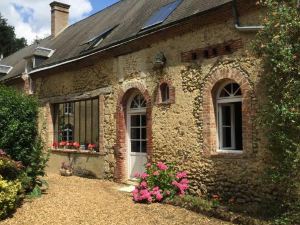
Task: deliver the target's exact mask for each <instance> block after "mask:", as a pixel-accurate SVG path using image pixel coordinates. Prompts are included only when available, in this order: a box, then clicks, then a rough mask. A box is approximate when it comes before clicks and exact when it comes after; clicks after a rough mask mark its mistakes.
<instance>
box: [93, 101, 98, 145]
mask: <svg viewBox="0 0 300 225" xmlns="http://www.w3.org/2000/svg"><path fill="white" fill-rule="evenodd" d="M98 112H99V105H98V99H93V117H92V118H93V122H92V130H93V131H92V136H93V137H92V142H93V144H95V143H98V140H99V114H98Z"/></svg>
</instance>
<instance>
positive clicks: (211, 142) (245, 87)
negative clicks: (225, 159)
mask: <svg viewBox="0 0 300 225" xmlns="http://www.w3.org/2000/svg"><path fill="white" fill-rule="evenodd" d="M227 81H232V82H236V83H237V84H239V85H240V87H241V91H242V132H243V155H250V154H252V153H253V141H254V133H253V129H254V128H253V126H254V124H253V123H254V122H253V120H254V116H255V107H254V104H253V100H252V99H253V97H254V91H253V87H252V86H251V82H250V80H249V78H248V77H247V75H246V74H244V73H243V72H242V71H240V70H239V69H235V68H230V69H228V68H226V69H218V70H216V71H215V72H213V73H212V74H210V75H208V76H207V77H206V78H205V83H204V85H203V88H202V96H203V112H202V121H203V153H204V154H205V155H207V156H210V155H213V154H216V150H217V135H218V132H217V126H216V116H217V115H216V94H217V91H218V90H219V88H220V87H221V85H222V84H224V82H227ZM226 155H231V154H226Z"/></svg>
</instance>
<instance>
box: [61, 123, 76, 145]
mask: <svg viewBox="0 0 300 225" xmlns="http://www.w3.org/2000/svg"><path fill="white" fill-rule="evenodd" d="M62 139H63V140H64V141H73V140H74V138H73V126H72V125H71V124H67V125H65V127H64V130H63V132H62Z"/></svg>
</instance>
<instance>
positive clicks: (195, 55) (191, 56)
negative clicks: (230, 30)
mask: <svg viewBox="0 0 300 225" xmlns="http://www.w3.org/2000/svg"><path fill="white" fill-rule="evenodd" d="M242 47H243V42H242V40H241V39H238V40H230V41H226V42H224V43H221V44H216V45H210V46H207V47H205V48H199V49H194V50H191V51H188V52H182V53H181V61H182V62H193V61H196V60H199V59H209V58H214V57H218V56H222V55H228V54H232V53H233V52H236V51H237V50H239V49H240V48H242Z"/></svg>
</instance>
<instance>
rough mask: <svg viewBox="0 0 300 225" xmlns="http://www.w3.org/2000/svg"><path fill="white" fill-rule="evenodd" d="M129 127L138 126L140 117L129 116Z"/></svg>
mask: <svg viewBox="0 0 300 225" xmlns="http://www.w3.org/2000/svg"><path fill="white" fill-rule="evenodd" d="M131 126H132V127H139V126H140V115H132V116H131Z"/></svg>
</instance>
